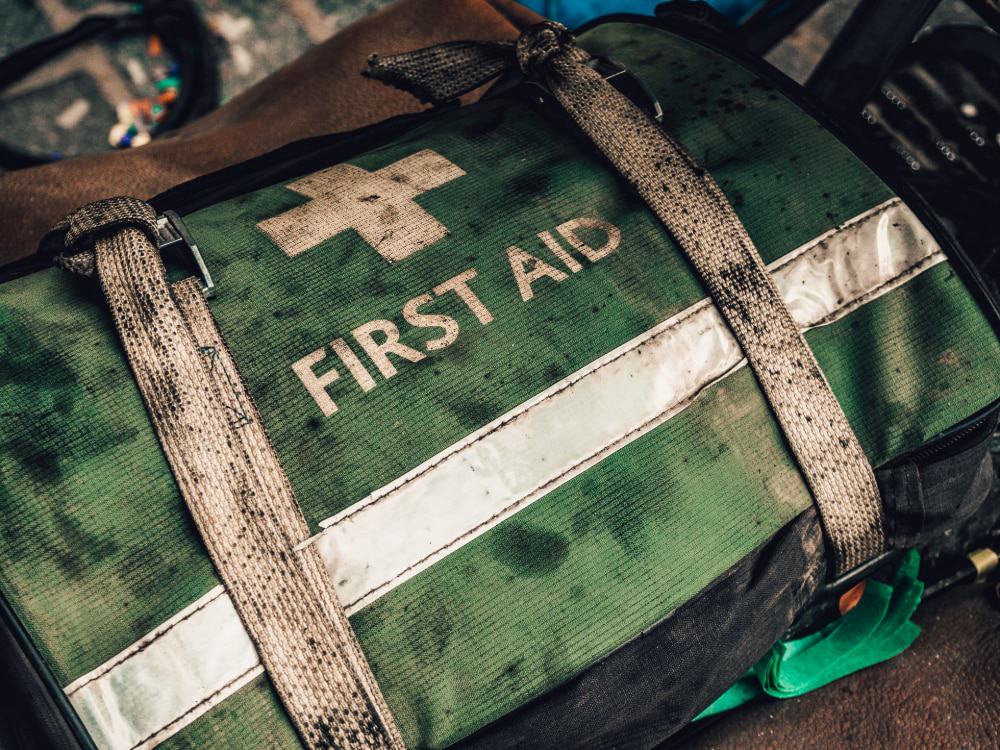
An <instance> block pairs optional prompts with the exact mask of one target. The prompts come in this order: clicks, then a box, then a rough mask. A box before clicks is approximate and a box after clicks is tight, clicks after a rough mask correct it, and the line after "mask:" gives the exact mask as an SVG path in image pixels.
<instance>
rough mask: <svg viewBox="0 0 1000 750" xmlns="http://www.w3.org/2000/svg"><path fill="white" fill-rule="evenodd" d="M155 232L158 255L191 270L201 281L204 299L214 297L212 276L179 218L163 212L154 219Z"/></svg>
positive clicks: (170, 212) (172, 213)
mask: <svg viewBox="0 0 1000 750" xmlns="http://www.w3.org/2000/svg"><path fill="white" fill-rule="evenodd" d="M156 231H157V232H158V233H159V235H160V243H159V245H160V254H161V255H162V256H163V257H164V258H168V257H169V258H171V259H172V260H175V261H177V262H179V263H181V264H182V265H184V266H186V267H189V268H191V270H192V271H193V272H194V273H196V274H197V275H198V277H199V278H200V279H201V291H202V293H203V294H204V295H205V297H206V298H208V299H211V298H212V297H214V296H215V282H213V281H212V274H210V273H209V272H208V266H206V265H205V259H204V258H203V257H202V256H201V251H200V250H199V249H198V245H197V244H195V241H194V240H193V239H192V238H191V234H190V233H189V232H188V230H187V227H186V226H185V225H184V222H183V221H182V220H181V217H180V216H178V215H177V214H176V213H174V212H173V211H164V212H163V213H162V214H161V215H160V216H157V217H156ZM192 266H193V267H192Z"/></svg>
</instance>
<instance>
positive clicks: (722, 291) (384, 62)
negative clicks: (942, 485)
mask: <svg viewBox="0 0 1000 750" xmlns="http://www.w3.org/2000/svg"><path fill="white" fill-rule="evenodd" d="M589 59H590V55H589V54H588V53H587V52H585V51H584V50H582V49H580V48H579V47H577V46H576V44H575V41H574V38H573V36H572V35H571V34H570V33H569V32H568V31H567V30H566V29H565V28H564V27H563V26H561V25H559V24H556V23H551V22H545V23H541V24H538V25H536V26H534V27H532V28H530V29H528V30H527V31H525V32H524V33H523V34H522V35H521V37H520V38H519V39H518V40H517V42H515V43H514V44H507V45H506V46H505V47H502V45H499V44H498V43H489V44H487V45H478V44H476V43H474V42H459V43H451V44H447V45H441V46H440V47H437V48H429V49H426V50H417V51H415V52H413V53H404V54H401V55H393V56H388V57H378V56H372V58H371V59H370V60H369V67H368V70H367V71H366V74H367V75H369V76H370V77H373V78H376V79H379V80H383V81H385V82H387V83H390V84H392V85H395V86H398V87H400V88H403V89H405V90H409V91H411V93H415V94H417V95H419V96H421V97H422V98H424V99H426V100H430V101H447V100H449V99H452V98H454V97H455V96H457V95H458V94H460V93H462V92H463V91H464V90H467V89H469V88H473V87H475V86H478V85H482V84H483V83H484V82H485V81H487V80H489V79H490V78H492V77H495V76H496V75H499V74H500V73H501V72H503V70H504V69H505V68H510V67H512V66H515V65H516V66H518V67H519V68H520V69H521V70H522V71H523V72H524V73H525V74H526V75H527V76H529V77H531V78H534V79H536V80H538V81H540V82H541V83H543V84H544V85H545V86H546V88H547V89H548V90H549V91H550V92H551V93H552V95H553V96H554V97H555V98H556V100H558V102H559V103H560V105H562V107H563V108H564V109H565V110H566V112H567V113H568V114H569V116H570V117H571V118H572V119H573V120H574V121H575V122H576V124H577V125H578V126H579V127H580V129H581V130H583V132H584V133H585V134H586V135H587V136H588V137H589V138H590V139H591V140H592V141H593V143H594V144H595V145H596V146H597V148H598V149H599V150H600V151H601V152H602V153H603V154H604V155H605V157H607V159H608V160H609V161H610V162H611V163H612V165H614V167H615V169H617V170H618V172H619V173H620V174H621V175H622V176H623V177H624V178H625V179H626V180H627V181H628V182H629V183H630V184H631V185H632V186H633V187H634V188H635V189H636V191H637V192H638V193H639V195H640V196H641V197H642V198H643V200H644V201H645V202H646V203H647V204H648V205H649V207H650V208H651V209H652V210H653V212H654V213H655V214H656V215H657V216H658V217H659V219H660V221H662V222H663V224H664V226H665V227H666V228H667V230H668V231H669V232H670V233H671V234H672V235H673V236H674V238H675V239H676V240H677V242H678V244H679V245H680V247H681V249H682V250H683V251H684V253H685V254H686V255H687V257H688V259H689V260H690V262H691V263H692V265H693V266H694V268H695V270H696V271H697V273H698V275H699V277H700V278H701V280H702V281H703V282H704V284H705V286H706V287H707V288H708V291H709V294H710V295H711V297H712V300H713V301H714V302H715V304H716V306H717V307H718V308H719V310H720V311H721V313H722V314H723V316H724V317H725V319H726V321H727V323H728V324H729V326H730V328H731V329H732V331H733V335H734V336H735V338H736V340H737V341H738V342H739V344H740V346H741V348H742V349H743V352H744V354H745V355H746V358H747V361H748V362H749V364H750V366H751V367H752V368H753V371H754V373H755V374H756V376H757V380H758V382H759V383H760V385H761V387H762V389H763V391H764V394H765V396H766V398H767V400H768V402H769V403H770V405H771V408H772V410H773V411H774V413H775V415H776V417H777V419H778V422H779V424H780V425H781V427H782V430H783V431H784V434H785V438H786V439H787V441H788V444H789V446H790V447H791V449H792V452H793V453H794V455H795V457H796V459H797V460H798V463H799V466H800V468H801V470H802V473H803V475H804V477H805V479H806V481H807V483H808V484H809V487H810V489H811V490H812V493H813V497H814V499H815V502H816V505H817V506H818V508H819V512H820V515H821V517H822V520H823V525H824V528H825V530H826V532H827V536H828V537H829V540H830V544H831V546H832V548H833V552H834V563H835V569H836V572H837V573H838V574H840V573H843V572H846V571H847V570H850V569H851V568H854V567H856V566H857V565H859V564H861V563H863V562H865V561H866V560H868V559H870V558H871V557H873V556H875V555H877V554H878V553H879V552H881V551H882V549H883V547H884V544H885V532H884V529H883V523H882V505H881V500H880V498H879V492H878V486H877V484H876V482H875V476H874V474H873V472H872V468H871V465H870V464H869V462H868V459H867V457H866V456H865V454H864V451H863V450H862V448H861V445H860V444H859V443H858V440H857V437H856V436H855V435H854V431H853V430H852V429H851V426H850V424H849V423H848V421H847V418H846V417H845V415H844V412H843V410H842V409H841V408H840V404H839V403H838V402H837V399H836V396H834V394H833V392H832V391H831V390H830V386H829V384H828V383H827V381H826V378H825V377H824V376H823V373H822V371H821V370H820V368H819V365H818V364H817V362H816V358H815V357H814V356H813V353H812V350H810V348H809V346H808V344H807V343H806V341H805V338H804V337H803V335H802V332H801V331H800V330H799V328H798V326H797V325H796V324H795V322H794V320H793V319H792V316H791V314H790V313H789V312H788V309H787V308H786V307H785V304H784V302H783V300H782V299H781V295H780V293H779V292H778V289H777V287H776V286H775V284H774V281H773V279H772V278H771V275H770V273H768V271H767V268H766V267H765V265H764V262H763V260H762V259H761V257H760V254H759V253H758V252H757V249H756V248H755V247H754V245H753V242H752V241H751V239H750V237H749V235H748V234H747V232H746V229H745V228H744V226H743V224H742V222H740V220H739V217H737V215H736V212H735V211H734V210H733V208H732V206H731V205H730V203H729V201H728V200H727V199H726V197H725V195H724V194H723V192H722V190H721V189H720V188H719V186H718V185H717V184H716V183H715V180H714V179H712V176H711V175H710V174H709V173H708V172H707V171H706V170H705V169H704V168H703V167H702V166H700V165H699V164H698V163H697V161H695V159H694V158H693V157H692V156H691V155H690V154H688V153H687V152H686V151H685V150H684V148H683V147H682V146H681V145H680V143H678V142H677V141H676V140H675V139H674V138H672V137H671V136H670V135H669V134H667V133H666V132H665V131H664V130H663V128H662V127H660V126H659V125H658V124H657V123H655V122H654V121H653V120H652V119H651V118H649V117H648V116H647V115H646V114H644V113H643V112H642V111H641V110H640V109H639V108H638V107H636V106H635V105H634V104H633V103H632V102H631V101H630V100H629V99H628V98H627V97H625V96H624V95H622V94H621V93H620V92H619V91H618V90H617V89H615V88H614V86H612V85H611V84H610V83H608V81H606V80H605V79H604V78H603V77H602V76H601V75H600V74H599V73H597V72H596V71H595V70H593V69H592V68H591V67H589V66H588V65H587V61H588V60H589Z"/></svg>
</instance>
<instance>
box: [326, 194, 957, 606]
mask: <svg viewBox="0 0 1000 750" xmlns="http://www.w3.org/2000/svg"><path fill="white" fill-rule="evenodd" d="M937 252H938V247H937V244H936V243H935V242H934V240H933V239H932V238H931V236H930V235H929V234H928V232H927V230H926V229H925V228H924V227H923V226H922V225H921V224H920V223H919V222H917V221H916V220H915V218H914V217H913V215H912V214H911V213H910V211H909V209H907V208H906V207H905V206H903V205H902V203H900V202H899V201H898V200H893V201H889V202H888V203H887V204H883V205H881V206H878V207H876V208H875V209H872V210H871V211H868V212H866V213H864V214H862V215H861V216H858V217H856V218H855V219H854V220H852V221H851V222H849V223H848V224H847V225H845V226H843V227H840V228H838V229H836V230H833V231H832V232H829V233H827V234H826V235H824V236H822V237H819V238H817V239H816V240H814V241H813V242H812V243H810V244H809V245H807V246H805V247H802V248H799V249H797V250H795V251H793V252H792V253H790V254H789V255H786V256H784V257H783V258H781V259H780V260H779V261H777V262H776V263H773V264H771V266H770V268H771V270H772V272H773V273H774V277H775V281H776V282H777V284H778V288H779V289H780V291H781V294H782V297H783V298H784V300H785V302H786V304H787V305H788V307H789V310H790V311H791V313H792V317H793V318H794V319H795V321H796V322H797V323H798V324H799V325H800V326H802V327H803V328H807V327H809V326H815V325H819V324H822V323H824V322H826V321H827V319H828V318H829V317H830V316H833V315H837V316H839V315H843V314H845V313H846V312H847V311H848V310H850V309H853V306H856V305H857V304H858V303H859V302H863V301H864V299H865V298H866V297H867V296H868V295H871V294H873V293H879V292H881V291H885V290H884V289H882V287H883V285H884V284H886V283H887V282H892V280H894V279H896V280H897V282H896V283H899V281H898V278H899V276H900V274H904V273H905V272H906V271H907V270H908V269H911V268H913V267H914V266H915V265H916V264H920V263H922V262H925V263H926V264H931V263H933V262H936V261H937V260H940V259H941V256H940V254H938V255H935V253H937ZM924 267H927V266H926V265H920V268H921V269H922V268H924ZM742 364H745V360H744V359H743V356H742V353H741V351H740V348H739V346H738V344H737V343H736V340H735V339H734V338H733V336H732V335H731V334H730V332H729V329H728V327H727V326H726V325H725V323H724V322H723V320H722V318H721V316H720V315H719V312H718V310H717V309H716V308H715V306H714V305H712V304H711V302H710V301H709V300H708V299H705V300H702V301H701V302H699V303H697V304H695V305H693V306H692V307H689V308H687V309H686V310H684V311H682V312H681V313H679V314H678V315H675V316H674V317H672V318H670V319H668V320H666V321H664V322H663V323H660V324H659V325H657V326H656V327H654V328H652V329H650V330H649V331H647V332H646V333H644V334H642V335H640V336H638V337H637V338H635V339H633V340H631V341H629V342H628V343H626V344H624V345H623V346H621V347H619V348H618V349H615V350H614V351H612V352H609V353H608V354H606V355H604V356H603V357H601V358H600V359H598V360H597V361H595V362H592V363H591V364H589V365H587V366H586V367H585V368H583V369H582V370H579V371H577V372H575V373H573V374H572V375H570V376H569V377H567V378H566V379H564V380H563V381H561V382H559V383H557V384H555V385H553V386H552V387H551V388H549V389H547V390H545V391H543V392H542V393H539V394H538V395H537V396H535V397H533V398H531V399H529V400H528V401H526V402H525V403H523V404H521V405H520V406H518V407H517V408H515V409H513V410H512V411H510V412H507V413H506V414H504V415H503V416H501V417H499V418H497V419H495V420H494V421H493V422H491V423H490V424H488V425H486V426H485V427H483V428H482V429H480V430H478V431H476V432H475V433H473V434H472V435H470V436H469V437H467V438H466V439H465V440H463V441H461V442H460V443H458V444H456V445H453V446H451V447H450V448H448V449H446V450H445V451H443V452H441V453H439V454H438V455H436V456H434V457H433V458H431V459H429V460H428V461H425V462H424V463H423V464H421V465H420V466H418V467H416V468H415V469H413V470H412V471H410V472H408V473H407V474H406V475H404V476H402V477H400V478H399V479H398V480H396V481H395V482H393V483H392V484H390V485H388V486H386V487H384V488H382V489H380V490H378V491H377V492H375V493H373V494H372V495H371V496H369V497H368V498H365V499H364V500H362V501H360V502H358V503H355V504H354V505H353V506H351V507H350V508H348V509H346V510H345V511H343V512H342V513H339V514H338V515H336V516H333V517H332V518H329V519H327V520H326V521H324V522H323V523H322V524H321V526H323V527H325V530H324V531H323V532H321V533H320V534H318V535H317V536H316V537H314V539H315V540H316V543H317V544H319V546H320V551H321V555H322V557H323V559H324V560H325V561H326V564H327V569H328V570H329V571H330V575H331V576H333V577H334V579H335V581H336V584H337V592H338V594H339V595H340V597H341V601H343V602H344V603H345V604H346V605H347V606H348V607H363V606H365V605H366V604H368V603H370V602H372V601H374V600H375V599H377V598H378V597H380V596H382V595H383V594H385V593H386V592H387V591H390V590H391V589H392V588H394V587H396V586H398V585H399V584H401V583H403V582H404V581H406V580H408V579H409V578H412V577H413V576H414V575H416V574H417V573H419V572H420V571H422V570H425V569H426V568H428V567H429V566H431V565H433V564H434V563H435V562H436V561H438V560H440V559H441V558H443V557H445V556H447V555H448V554H450V553H451V552H452V551H454V550H455V549H456V548H458V547H460V546H462V545H463V544H466V543H468V542H469V541H471V540H472V539H474V538H476V537H477V536H479V535H480V534H483V533H484V532H486V531H488V530H489V529H491V528H492V527H494V526H496V525H497V524H498V523H500V522H501V521H503V520H504V519H506V518H509V517H510V516H511V515H513V514H514V513H516V512H518V511H519V510H520V509H522V508H524V507H525V506H527V505H530V504H531V503H532V502H534V501H535V500H537V499H538V498H539V497H542V496H543V495H545V494H547V493H549V492H551V491H552V490H554V489H555V488H556V487H558V486H560V485H561V484H563V483H565V482H567V481H569V480H570V479H572V478H573V477H575V476H577V475H578V474H580V473H581V472H582V471H584V470H586V469H587V468H588V467H590V466H592V465H594V464H595V463H597V462H599V461H601V460H602V459H603V458H605V457H606V456H608V455H609V454H611V453H613V452H614V451H616V450H618V449H619V448H621V447H622V446H624V445H627V444H628V443H630V442H632V441H633V440H635V439H637V438H639V437H641V436H642V435H644V434H646V433H647V432H649V431H650V430H651V429H653V428H654V427H656V426H657V425H659V424H661V423H662V422H664V421H665V420H667V419H669V418H670V417H671V416H673V415H675V414H676V413H677V412H679V411H680V410H682V409H683V408H684V407H685V406H686V405H687V404H688V403H689V402H690V400H691V399H692V398H694V397H695V396H696V395H697V394H698V393H699V392H700V391H701V389H703V388H704V387H705V386H707V385H709V384H711V383H713V382H715V381H716V380H718V379H719V378H721V377H723V376H725V375H726V374H727V373H729V372H731V371H732V370H733V369H734V368H736V367H738V366H740V365H742ZM373 550H378V554H377V555H374V554H373Z"/></svg>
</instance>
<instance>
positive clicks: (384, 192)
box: [257, 149, 465, 263]
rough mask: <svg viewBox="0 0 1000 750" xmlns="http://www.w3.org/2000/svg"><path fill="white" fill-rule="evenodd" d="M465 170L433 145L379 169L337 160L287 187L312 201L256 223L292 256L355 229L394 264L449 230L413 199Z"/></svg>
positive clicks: (443, 235) (462, 173)
mask: <svg viewBox="0 0 1000 750" xmlns="http://www.w3.org/2000/svg"><path fill="white" fill-rule="evenodd" d="M464 174H465V172H464V171H463V170H461V169H459V168H458V167H456V166H455V165H454V164H452V163H451V162H450V161H448V160H447V159H445V158H444V157H443V156H441V155H440V154H437V153H435V152H434V151H431V150H430V149H424V150H423V151H418V152H417V153H415V154H413V155H411V156H407V157H406V158H404V159H400V160H399V161H397V162H395V163H393V164H390V165H388V166H386V167H382V169H379V170H376V171H375V172H368V171H366V170H364V169H361V168H360V167H356V166H354V165H352V164H337V165H336V166H333V167H330V168H328V169H324V170H321V171H319V172H316V173H314V174H311V175H309V176H308V177H304V178H302V179H301V180H297V181H296V182H292V183H289V184H288V185H287V187H288V189H290V190H294V191H295V192H296V193H301V194H302V195H306V196H308V197H310V198H312V199H313V200H311V201H309V202H308V203H305V204H303V205H301V206H297V207H296V208H293V209H291V210H289V211H285V212H284V213H283V214H279V215H278V216H274V217H272V218H270V219H266V220H264V221H262V222H260V223H259V224H258V225H257V227H258V228H259V229H261V230H262V231H263V232H264V233H265V234H267V236H268V237H270V238H271V239H272V240H273V241H274V243H275V244H276V245H277V246H278V247H280V248H281V249H282V250H284V251H285V253H286V254H287V255H289V256H290V257H295V256H296V255H299V254H300V253H304V252H305V251H306V250H309V249H310V248H313V247H316V245H318V244H319V243H320V242H323V241H324V240H328V239H330V238H331V237H334V236H335V235H338V234H340V233H341V232H346V231H347V230H348V229H353V230H354V231H356V232H357V233H358V234H359V235H360V236H361V238H362V239H363V240H364V241H365V242H367V243H368V244H369V245H371V246H372V247H373V248H375V249H376V250H377V251H378V252H379V254H380V255H381V256H382V257H383V258H385V259H386V260H387V261H389V262H390V263H394V262H396V261H399V260H403V259H404V258H406V257H408V256H410V255H412V254H413V253H415V252H416V251H417V250H420V249H422V248H425V247H427V246H428V245H430V244H432V243H434V242H437V241H438V240H440V239H442V238H443V237H445V236H446V235H447V234H448V228H447V227H446V226H445V225H444V224H442V223H441V222H439V221H438V220H437V219H435V218H434V217H433V216H431V215H430V214H429V213H427V211H425V210H424V209H423V208H421V207H420V206H419V205H417V203H416V201H415V200H414V198H416V197H417V196H418V195H421V194H422V193H425V192H427V191H428V190H432V189H433V188H436V187H438V186H440V185H443V184H444V183H446V182H450V181H451V180H454V179H455V178H457V177H461V176H462V175H464Z"/></svg>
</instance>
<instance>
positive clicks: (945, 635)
mask: <svg viewBox="0 0 1000 750" xmlns="http://www.w3.org/2000/svg"><path fill="white" fill-rule="evenodd" d="M986 588H987V585H985V584H984V585H977V586H960V587H958V588H956V589H954V590H952V591H949V592H946V593H943V594H941V595H939V596H937V597H934V598H932V599H930V600H928V601H927V602H925V603H924V604H922V605H921V607H920V608H919V609H918V610H917V613H916V614H915V615H914V620H915V621H916V622H917V623H918V624H919V625H920V626H921V628H922V632H921V634H920V636H919V637H918V638H917V640H916V642H915V643H914V644H913V646H911V647H910V649H909V650H907V651H904V652H903V653H902V654H900V655H899V656H898V657H896V658H895V659H892V660H891V661H888V662H885V663H884V664H880V665H877V666H875V667H872V668H870V669H867V670H864V671H862V672H858V673H857V674H854V675H851V676H849V677H846V678H844V679H843V680H840V681H839V682H835V683H833V684H831V685H828V686H826V687H824V688H823V689H821V690H817V691H815V692H813V693H809V694H807V695H804V696H802V697H800V698H793V699H789V700H784V701H774V700H770V701H762V702H758V703H755V704H752V705H750V706H747V707H744V708H743V709H740V710H737V711H734V712H733V713H732V714H731V715H730V716H726V717H724V718H722V719H721V720H719V721H718V722H717V723H715V724H714V725H712V726H711V727H710V728H709V729H707V730H706V731H705V732H704V733H702V734H700V735H698V736H696V737H694V738H692V739H691V740H690V741H689V742H687V743H684V745H682V747H683V750H723V749H724V750H729V749H730V748H740V750H765V749H770V748H774V749H775V750H779V749H780V750H799V749H800V748H801V750H833V749H834V748H837V749H838V750H841V749H843V748H858V749H859V750H861V749H864V750H871V749H873V748H879V749H880V750H896V749H897V748H898V749H899V750H903V749H904V748H905V749H906V750H911V749H912V750H918V749H922V748H942V749H947V750H951V749H952V748H954V749H955V750H959V749H960V748H961V749H963V750H996V748H1000V609H997V608H996V607H995V606H994V605H993V604H992V603H991V602H990V601H989V599H988V597H987V593H986Z"/></svg>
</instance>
